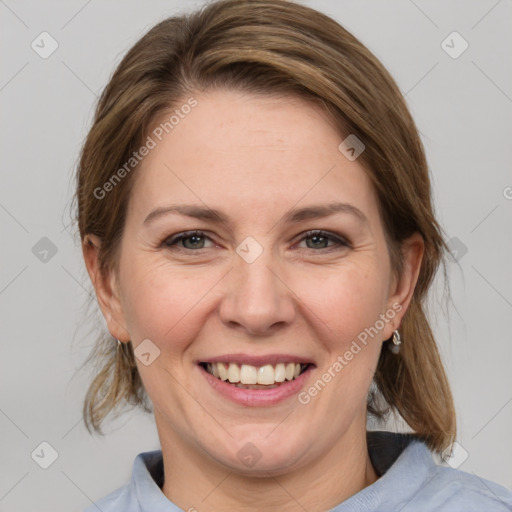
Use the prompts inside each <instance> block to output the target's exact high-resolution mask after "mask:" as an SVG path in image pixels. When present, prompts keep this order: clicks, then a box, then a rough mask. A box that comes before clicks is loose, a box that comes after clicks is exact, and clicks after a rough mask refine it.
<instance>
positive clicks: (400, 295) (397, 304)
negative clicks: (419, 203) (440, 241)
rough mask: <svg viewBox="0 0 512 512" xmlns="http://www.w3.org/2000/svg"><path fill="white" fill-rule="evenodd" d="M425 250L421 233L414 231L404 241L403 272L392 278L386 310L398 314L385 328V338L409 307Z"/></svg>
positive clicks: (398, 325) (402, 246) (398, 323)
mask: <svg viewBox="0 0 512 512" xmlns="http://www.w3.org/2000/svg"><path fill="white" fill-rule="evenodd" d="M424 250H425V242H424V241H423V237H422V236H421V235H420V234H419V233H414V234H413V235H411V236H410V237H409V238H407V239H406V240H404V241H403V242H402V245H401V253H402V260H403V265H402V273H401V275H400V276H397V277H395V278H394V279H393V280H392V283H391V288H390V296H389V298H388V302H387V310H386V311H395V312H396V315H395V317H394V318H393V320H391V321H390V322H389V323H388V324H386V327H385V328H384V331H383V339H385V340H387V339H389V338H390V337H391V335H392V334H393V331H395V330H396V329H398V328H399V327H400V324H401V322H402V318H403V317H404V315H405V313H406V311H407V308H408V307H409V304H410V302H411V299H412V297H413V294H414V289H415V288H416V283H417V281H418V276H419V274H420V268H421V262H422V259H423V253H424Z"/></svg>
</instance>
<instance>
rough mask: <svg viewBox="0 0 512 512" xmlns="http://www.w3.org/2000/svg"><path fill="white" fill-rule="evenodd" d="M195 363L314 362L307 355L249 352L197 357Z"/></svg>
mask: <svg viewBox="0 0 512 512" xmlns="http://www.w3.org/2000/svg"><path fill="white" fill-rule="evenodd" d="M197 363H198V364H200V363H236V364H239V365H242V364H249V365H251V366H257V367H260V366H265V365H267V364H270V365H272V366H275V365H276V364H279V363H300V364H311V365H313V364H314V363H313V361H312V360H311V359H309V358H307V357H301V356H296V355H292V354H268V355H261V356H255V355H249V354H223V355H221V356H215V357H206V358H205V359H198V360H197Z"/></svg>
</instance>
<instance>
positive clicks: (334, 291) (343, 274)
mask: <svg viewBox="0 0 512 512" xmlns="http://www.w3.org/2000/svg"><path fill="white" fill-rule="evenodd" d="M385 277H386V274H385V272H382V269H380V268H379V267H378V266H377V265H357V266H356V265H346V266H345V267H344V268H340V269H338V270H336V271H331V272H330V274H329V275H328V276H326V278H325V279H323V280H318V279H313V278H309V279H308V280H307V281H306V280H304V282H303V286H302V290H303V291H304V295H303V296H304V297H307V299H305V300H304V303H305V304H306V305H307V306H308V308H309V309H310V310H311V312H312V313H314V315H315V316H316V317H318V318H319V319H321V320H322V322H323V323H324V324H325V326H326V327H327V328H328V332H330V333H331V334H330V337H331V342H332V344H333V345H335V346H336V347H337V348H339V350H344V349H345V347H346V346H347V344H348V345H350V343H351V341H352V340H353V339H357V337H358V336H359V335H360V333H364V332H366V331H365V330H366V329H370V328H372V327H375V325H376V323H377V321H378V319H379V315H381V314H382V313H383V312H384V309H383V308H384V307H385V304H386V299H387V294H386V292H387V286H386V283H387V280H386V279H385ZM377 328H378V330H381V326H380V323H379V324H377ZM372 332H373V331H372Z"/></svg>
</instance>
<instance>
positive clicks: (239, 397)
mask: <svg viewBox="0 0 512 512" xmlns="http://www.w3.org/2000/svg"><path fill="white" fill-rule="evenodd" d="M198 368H199V370H200V371H201V373H202V374H203V376H204V378H205V379H206V381H207V382H208V384H210V386H211V387H212V388H213V389H214V390H215V391H217V392H218V393H219V394H221V395H222V396H224V397H225V398H227V399H229V400H231V401H232V402H235V403H237V404H239V405H246V406H252V407H258V406H259V407H262V406H267V405H275V404H278V403H279V402H282V401H284V400H286V399H287V398H290V397H291V396H293V395H296V394H297V393H298V392H299V391H300V390H301V389H302V388H303V387H304V385H305V383H306V380H307V379H308V378H309V375H310V373H311V370H312V369H313V367H312V366H311V365H310V366H308V368H307V369H306V370H305V371H304V372H302V373H301V374H300V375H299V376H298V377H297V378H295V379H293V380H288V381H284V382H283V383H282V384H281V385H280V386H278V387H276V388H271V389H244V388H239V387H237V386H234V385H232V384H228V383H227V382H225V381H223V380H220V379H218V378H217V377H214V376H213V375H212V374H211V373H208V372H207V371H206V370H205V369H204V368H203V367H202V366H200V365H199V366H198Z"/></svg>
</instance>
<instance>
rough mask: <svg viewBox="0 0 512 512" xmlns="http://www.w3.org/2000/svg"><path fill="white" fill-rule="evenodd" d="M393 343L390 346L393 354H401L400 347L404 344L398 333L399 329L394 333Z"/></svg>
mask: <svg viewBox="0 0 512 512" xmlns="http://www.w3.org/2000/svg"><path fill="white" fill-rule="evenodd" d="M391 341H392V342H393V343H392V344H391V345H389V350H391V352H393V354H398V353H399V352H400V345H401V344H402V338H400V333H399V332H398V329H397V330H396V331H395V332H394V333H393V337H392V338H391Z"/></svg>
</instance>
